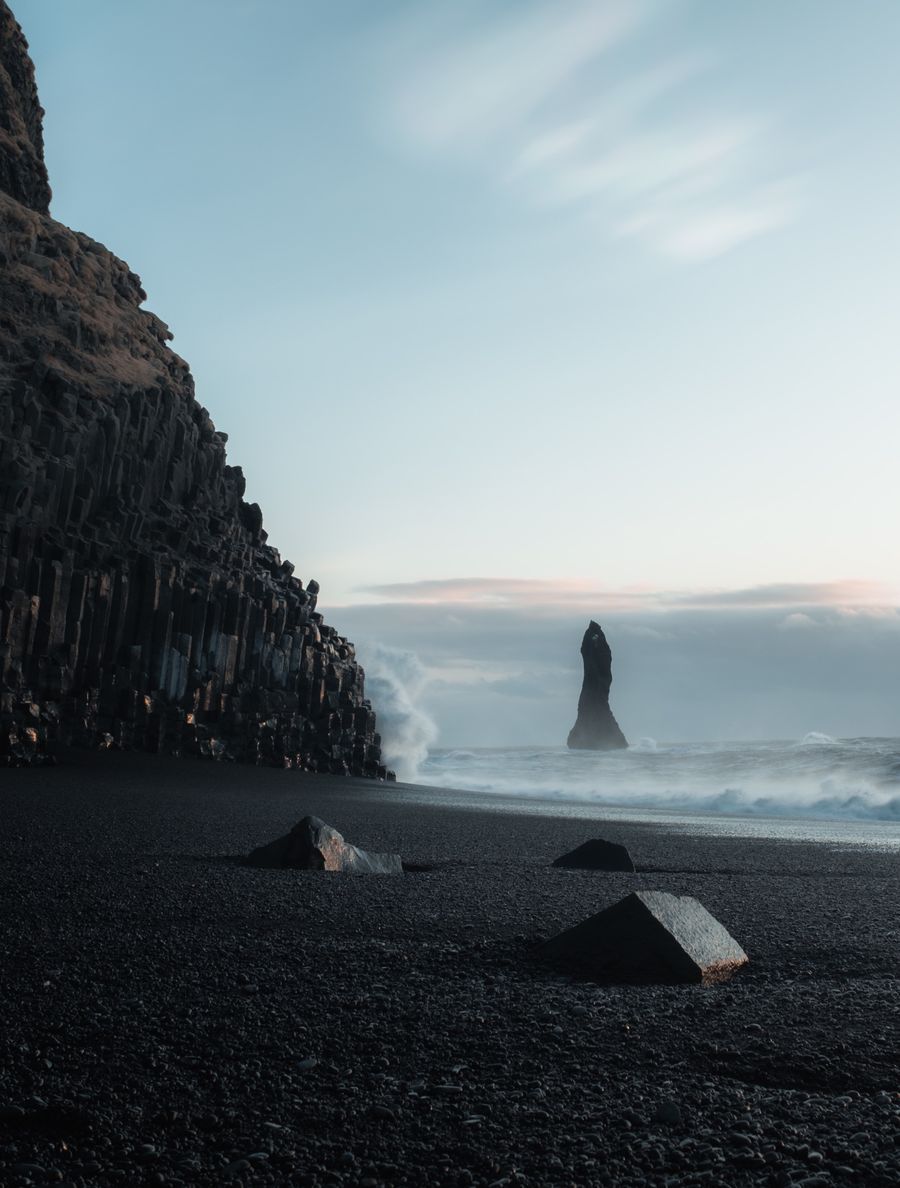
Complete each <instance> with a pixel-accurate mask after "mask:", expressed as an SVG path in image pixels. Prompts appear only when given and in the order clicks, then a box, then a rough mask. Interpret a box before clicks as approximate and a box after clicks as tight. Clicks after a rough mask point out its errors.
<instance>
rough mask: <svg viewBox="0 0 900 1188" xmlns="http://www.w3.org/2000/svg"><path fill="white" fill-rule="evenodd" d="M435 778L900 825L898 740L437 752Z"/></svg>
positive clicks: (530, 792) (691, 807) (555, 795)
mask: <svg viewBox="0 0 900 1188" xmlns="http://www.w3.org/2000/svg"><path fill="white" fill-rule="evenodd" d="M420 774H421V778H422V779H423V780H424V781H426V782H427V783H429V784H434V785H437V786H440V787H445V788H460V789H464V790H468V791H473V792H480V793H484V794H489V795H495V796H516V797H526V798H530V799H538V800H543V801H569V802H572V801H575V802H581V803H584V804H590V805H598V806H600V805H604V806H616V807H618V808H623V807H624V808H640V809H656V810H675V811H679V812H695V813H705V814H733V815H739V816H758V817H792V818H798V817H800V818H815V819H819V820H830V821H841V820H845V821H890V822H895V823H900V739H896V738H850V739H834V738H832V737H831V736H830V735H827V734H819V733H816V732H812V733H810V734H807V735H806V736H805V737H804V738H803V739H800V740H793V741H782V742H759V743H744V742H742V743H690V744H687V743H684V744H666V743H659V742H656V741H655V740H653V739H648V738H643V739H641V740H640V742H639V743H638V744H637V745H635V746H633V747H631V748H630V749H629V750H627V751H611V752H606V753H602V752H600V753H598V752H590V751H569V750H566V749H565V748H563V747H553V748H544V749H541V748H536V747H532V748H508V749H505V750H501V749H491V750H472V751H458V750H457V751H433V752H432V753H431V754H430V755H429V756H428V759H427V761H426V762H425V763H424V764H423V765H422V767H421V772H420Z"/></svg>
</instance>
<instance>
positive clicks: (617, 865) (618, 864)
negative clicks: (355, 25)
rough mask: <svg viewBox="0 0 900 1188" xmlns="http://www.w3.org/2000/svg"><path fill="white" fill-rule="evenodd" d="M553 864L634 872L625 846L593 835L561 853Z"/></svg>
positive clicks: (579, 868) (586, 868) (578, 868)
mask: <svg viewBox="0 0 900 1188" xmlns="http://www.w3.org/2000/svg"><path fill="white" fill-rule="evenodd" d="M553 865H554V866H562V867H566V868H567V869H570V870H624V871H629V872H631V873H633V872H634V863H633V862H632V860H631V855H630V854H629V853H628V850H627V849H626V848H625V846H620V845H619V844H618V843H617V842H608V841H604V840H603V838H602V837H593V838H591V840H590V841H586V842H585V843H584V844H583V845H580V846H578V847H577V848H576V849H574V850H570V851H569V853H568V854H563V855H562V857H560V858H557V859H556V861H555V862H554V863H553Z"/></svg>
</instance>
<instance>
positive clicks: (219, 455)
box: [0, 0, 388, 777]
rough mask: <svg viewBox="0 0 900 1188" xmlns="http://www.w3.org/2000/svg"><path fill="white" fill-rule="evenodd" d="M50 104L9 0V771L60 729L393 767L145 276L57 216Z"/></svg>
mask: <svg viewBox="0 0 900 1188" xmlns="http://www.w3.org/2000/svg"><path fill="white" fill-rule="evenodd" d="M135 101H136V102H139V101H140V100H139V97H138V98H136V100H135ZM42 116H43V111H42V109H41V107H40V104H39V102H38V95H37V89H36V87H35V80H34V67H33V65H32V63H31V60H30V58H29V55H28V47H27V43H26V41H25V38H24V37H23V35H22V31H21V29H20V28H19V26H18V25H17V24H16V21H15V18H14V17H13V15H12V13H11V12H10V10H9V7H8V6H7V5H6V4H5V3H4V2H3V0H0V310H2V316H0V766H3V765H4V764H7V765H9V764H24V763H30V762H40V761H42V759H44V758H46V757H47V755H46V745H45V744H46V743H47V741H48V739H50V738H58V739H61V740H62V741H64V742H71V743H81V744H85V745H88V746H101V747H121V748H135V749H145V750H149V751H166V752H171V753H176V754H198V755H206V756H209V757H211V758H218V759H237V760H245V761H250V762H253V763H262V764H272V765H276V766H279V767H300V768H305V769H308V770H318V771H331V772H337V773H346V772H351V773H353V774H358V775H368V776H382V777H383V776H385V775H386V774H388V773H386V772H385V769H384V767H383V766H382V764H381V755H380V740H379V737H378V735H377V734H376V732H375V715H374V713H373V711H372V708H371V706H370V704H369V702H368V701H367V700H366V698H365V696H364V686H363V670H362V668H361V667H360V666H359V665H358V664H357V663H356V659H355V655H354V649H353V645H352V644H351V643H349V642H348V641H347V640H346V639H344V638H343V637H342V636H340V635H339V634H338V633H337V631H335V630H334V628H332V627H328V626H326V625H325V623H324V622H323V621H322V616H321V614H319V613H318V612H317V611H316V597H317V594H318V589H319V587H318V584H317V583H316V582H315V581H311V580H310V581H307V582H306V583H305V584H304V583H303V582H301V580H300V578H299V577H298V576H296V575H295V574H294V566H293V565H292V564H291V563H290V562H289V561H283V560H282V558H281V557H280V555H279V554H278V552H277V551H276V550H275V549H274V548H272V547H271V545H269V544H268V543H267V536H266V533H265V531H264V530H263V526H262V525H263V520H262V513H261V511H260V509H259V507H258V506H257V505H256V504H255V503H247V502H245V501H244V498H243V495H244V487H245V483H244V476H243V474H242V472H241V469H240V467H237V466H229V465H228V464H227V463H226V457H225V442H226V434H224V433H220V432H218V431H217V430H216V428H215V426H214V424H213V422H212V420H211V419H210V416H209V413H208V412H207V411H206V409H205V408H203V407H202V406H201V405H200V404H199V403H198V402H197V400H196V399H195V398H194V381H193V379H192V377H191V373H190V370H189V369H188V365H187V364H186V363H185V362H184V360H183V359H180V358H179V357H178V355H176V354H175V353H174V352H173V351H172V350H171V348H170V347H169V345H168V342H169V340H170V339H171V338H172V335H171V333H170V332H169V329H168V327H167V326H166V325H165V324H164V323H163V322H162V321H160V319H159V318H157V317H156V316H155V315H154V314H152V313H150V312H148V311H147V310H146V309H143V308H141V307H142V305H143V302H144V301H145V299H146V294H145V292H144V290H143V289H142V288H141V282H140V278H139V277H138V276H136V275H135V273H133V272H132V271H131V270H130V269H129V267H128V265H127V264H125V263H123V261H121V260H119V259H118V258H117V257H116V256H114V255H113V254H112V253H111V252H110V251H108V250H107V249H106V248H105V247H104V246H103V244H101V243H97V242H96V241H95V240H93V239H91V238H89V237H88V236H87V235H83V234H81V233H80V232H75V231H70V230H69V229H68V228H67V227H64V226H63V225H62V224H60V223H58V222H56V221H55V220H54V219H53V218H51V217H50V214H49V204H50V187H49V184H48V180H47V171H46V169H45V167H44V158H43V140H42V126H41V120H42ZM224 250H226V251H227V245H225V247H224ZM259 398H260V394H258V393H255V392H249V393H248V394H247V399H248V400H258V399H259ZM271 431H272V432H273V433H278V432H282V431H283V427H282V426H279V425H278V424H277V423H273V424H272V426H271ZM339 436H340V435H337V436H336V437H335V436H334V435H329V433H328V427H327V426H319V427H318V428H317V430H316V440H317V441H318V442H319V444H320V445H322V448H337V447H336V446H335V445H334V444H333V443H334V442H336V441H337V440H339ZM329 441H330V442H331V443H332V444H330V445H328V446H327V447H326V446H325V445H324V444H322V443H325V442H329ZM310 447H311V441H310V440H307V441H304V442H303V443H300V446H299V447H298V457H301V456H302V452H303V450H304V449H308V448H310ZM315 448H318V446H316V447H315ZM349 463H350V460H349V459H346V458H340V457H335V468H336V470H339V469H341V468H342V467H344V466H346V465H349ZM321 510H322V511H324V510H325V509H321ZM307 514H309V515H310V516H314V515H315V514H316V511H315V509H312V510H310V511H309V512H308V513H307Z"/></svg>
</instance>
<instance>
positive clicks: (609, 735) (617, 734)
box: [566, 619, 628, 751]
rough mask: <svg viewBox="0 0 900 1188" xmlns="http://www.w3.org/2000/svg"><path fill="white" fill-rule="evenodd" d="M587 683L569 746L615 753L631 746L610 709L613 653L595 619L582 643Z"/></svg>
mask: <svg viewBox="0 0 900 1188" xmlns="http://www.w3.org/2000/svg"><path fill="white" fill-rule="evenodd" d="M581 659H582V661H583V663H584V681H583V683H582V686H581V696H580V697H579V698H578V717H577V718H576V720H575V725H574V726H573V727H572V729H571V730H570V731H569V737H568V739H567V741H566V745H567V746H568V747H569V748H570V749H571V750H580V751H615V750H621V749H622V748H624V747H627V746H628V743H627V741H626V739H625V735H624V734H623V733H622V731H621V730H620V729H619V723H618V722H617V721H616V719H615V718H614V717H613V712H612V710H611V709H610V708H609V690H610V688H611V686H612V650H611V648H610V646H609V644H608V643H607V642H606V636H605V635H604V634H603V629H602V628H601V626H600V624H599V623H595V622H594V620H593V619H591V621H590V623H588V628H587V631H585V633H584V638H583V639H582V641H581Z"/></svg>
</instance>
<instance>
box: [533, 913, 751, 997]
mask: <svg viewBox="0 0 900 1188" xmlns="http://www.w3.org/2000/svg"><path fill="white" fill-rule="evenodd" d="M538 956H539V957H540V958H541V959H542V960H546V961H549V962H551V963H553V964H560V965H566V966H570V967H573V968H575V969H578V970H579V971H581V972H582V973H584V974H586V975H587V976H589V977H593V978H595V979H596V980H598V981H604V982H630V983H648V982H664V983H673V982H693V983H697V984H702V985H704V986H707V985H712V984H714V983H717V982H724V981H727V979H728V978H730V977H731V975H732V974H733V973H735V971H736V970H738V969H740V968H741V966H742V965H746V963H747V960H748V958H747V954H746V953H745V952H744V950H743V949H742V948H741V946H740V945H739V944H738V943H737V941H736V940H735V939H734V937H733V936H731V934H730V933H729V932H728V931H727V930H726V929H725V928H724V927H723V926H722V925H721V924H720V923H719V921H718V920H716V919H715V917H714V916H711V915H710V914H709V912H708V911H707V910H706V908H705V907H704V906H703V905H702V904H701V903H699V902H698V901H697V900H696V899H693V898H692V897H691V896H688V895H670V894H669V893H668V892H666V891H635V892H633V893H632V894H631V895H627V896H626V897H625V898H624V899H621V900H619V902H618V903H616V904H613V906H612V907H610V908H607V909H606V910H605V911H602V912H598V913H597V915H595V916H591V917H589V919H587V920H584V921H582V923H581V924H576V925H575V927H574V928H569V929H567V930H566V931H565V932H561V933H559V934H558V935H557V936H554V937H551V939H550V940H548V941H545V942H544V944H542V945H541V946H540V947H539V949H538Z"/></svg>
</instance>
